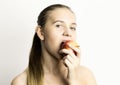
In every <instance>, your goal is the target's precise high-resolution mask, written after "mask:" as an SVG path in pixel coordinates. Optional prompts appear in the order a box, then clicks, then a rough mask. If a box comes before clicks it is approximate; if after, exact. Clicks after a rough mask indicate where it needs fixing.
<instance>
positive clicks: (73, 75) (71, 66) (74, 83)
mask: <svg viewBox="0 0 120 85" xmlns="http://www.w3.org/2000/svg"><path fill="white" fill-rule="evenodd" d="M69 47H70V48H71V49H72V50H74V51H75V52H76V55H75V54H74V53H73V51H72V50H67V49H62V50H61V53H65V54H67V55H66V56H64V58H63V59H64V63H65V65H66V66H67V67H68V76H67V80H68V83H69V85H80V84H79V82H80V81H79V75H78V74H79V72H80V71H79V67H80V49H79V48H77V47H74V46H70V45H69Z"/></svg>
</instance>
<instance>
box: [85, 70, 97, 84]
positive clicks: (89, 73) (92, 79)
mask: <svg viewBox="0 0 120 85" xmlns="http://www.w3.org/2000/svg"><path fill="white" fill-rule="evenodd" d="M85 76H86V83H87V85H97V82H96V79H95V76H94V74H93V72H92V71H91V70H90V69H88V68H86V69H85Z"/></svg>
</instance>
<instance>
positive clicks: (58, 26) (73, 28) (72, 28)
mask: <svg viewBox="0 0 120 85" xmlns="http://www.w3.org/2000/svg"><path fill="white" fill-rule="evenodd" d="M56 27H57V28H60V27H63V26H62V25H59V24H57V25H56ZM70 29H71V30H76V28H75V27H70Z"/></svg>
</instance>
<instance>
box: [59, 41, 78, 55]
mask: <svg viewBox="0 0 120 85" xmlns="http://www.w3.org/2000/svg"><path fill="white" fill-rule="evenodd" d="M69 45H70V46H74V47H77V48H79V45H78V44H77V43H76V42H75V41H71V40H69V41H65V42H63V44H62V47H61V48H62V49H67V50H72V51H73V52H74V54H75V55H76V52H75V51H74V50H73V49H71V48H70V47H69Z"/></svg>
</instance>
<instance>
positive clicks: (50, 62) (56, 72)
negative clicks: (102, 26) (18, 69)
mask: <svg viewBox="0 0 120 85" xmlns="http://www.w3.org/2000/svg"><path fill="white" fill-rule="evenodd" d="M76 26H77V24H76V19H75V15H74V14H73V13H72V12H71V11H70V10H68V9H66V8H57V9H55V10H54V11H52V12H50V15H49V17H48V20H47V22H46V25H45V28H41V26H37V27H36V33H37V35H38V36H39V38H40V39H41V40H42V42H41V44H42V50H43V58H44V60H45V61H44V65H43V67H44V74H45V75H44V85H97V84H96V80H95V78H94V75H93V73H92V72H91V70H90V69H88V68H86V67H84V66H81V65H80V48H76V47H73V46H69V47H70V48H71V49H73V50H74V51H75V52H76V53H77V55H75V54H74V53H73V52H72V51H70V50H66V49H60V45H61V43H62V42H63V41H66V40H73V41H76ZM62 53H66V54H68V55H66V56H64V57H62V56H61V54H62ZM26 80H27V74H26V70H25V71H24V72H23V73H21V74H19V75H18V76H17V77H15V78H14V79H13V81H12V83H11V85H27V83H26V82H27V81H26Z"/></svg>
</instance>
